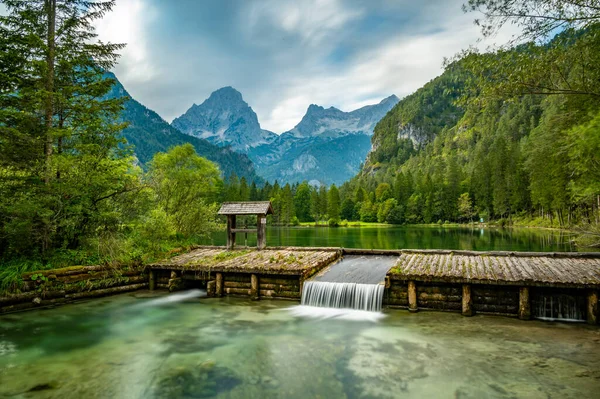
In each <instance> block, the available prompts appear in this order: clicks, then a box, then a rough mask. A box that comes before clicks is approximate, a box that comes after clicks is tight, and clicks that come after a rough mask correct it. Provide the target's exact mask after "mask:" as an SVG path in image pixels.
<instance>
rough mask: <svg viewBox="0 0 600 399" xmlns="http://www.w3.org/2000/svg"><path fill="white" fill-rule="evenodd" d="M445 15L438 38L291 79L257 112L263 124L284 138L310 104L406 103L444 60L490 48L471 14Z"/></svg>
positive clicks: (396, 44) (395, 43)
mask: <svg viewBox="0 0 600 399" xmlns="http://www.w3.org/2000/svg"><path fill="white" fill-rule="evenodd" d="M442 15H445V18H443V19H440V21H437V22H438V25H437V27H436V28H437V29H436V30H435V32H434V33H431V34H420V35H410V34H399V35H397V36H395V37H392V38H390V39H389V40H387V41H386V42H384V43H382V44H381V45H380V46H379V47H375V48H368V49H364V51H362V52H361V53H359V54H357V55H356V56H355V57H354V59H352V60H349V62H348V65H349V67H347V68H346V69H344V70H340V69H333V68H331V67H323V69H322V70H321V71H320V73H319V74H317V75H316V76H315V75H314V74H308V75H304V74H303V75H301V76H296V77H295V78H294V79H291V80H289V81H288V87H287V89H286V90H284V91H283V92H282V93H280V95H279V97H280V101H273V102H275V106H274V108H272V110H269V109H268V108H269V107H268V106H267V107H264V108H263V107H262V106H259V107H258V108H257V113H258V114H259V120H260V121H261V124H262V125H263V127H264V128H265V129H269V130H273V131H275V132H278V133H281V132H284V131H287V130H290V129H292V128H293V127H294V126H295V125H296V124H297V123H298V122H299V121H300V119H301V117H302V116H303V115H304V113H305V111H306V108H307V107H308V105H310V104H311V103H316V104H319V105H322V106H324V107H329V106H336V107H338V108H340V109H342V110H344V111H351V110H354V109H357V108H360V107H362V106H364V105H368V104H374V103H377V102H379V101H380V100H381V99H382V98H384V97H386V96H388V95H391V94H396V95H397V96H398V97H400V98H402V97H404V96H406V95H408V94H411V93H413V92H414V91H416V90H417V89H419V88H420V87H422V86H423V85H424V84H425V83H427V82H428V81H430V80H431V79H433V78H435V77H436V76H438V75H440V74H441V73H442V72H443V60H444V57H452V56H454V55H455V54H457V53H458V52H459V51H460V50H462V49H466V48H468V47H469V46H470V45H475V44H477V47H479V48H481V49H485V48H486V47H488V46H490V45H491V44H492V43H491V42H490V41H487V42H486V41H483V42H479V43H477V38H478V37H479V31H478V28H477V27H476V26H475V25H474V24H473V23H472V15H464V14H462V13H460V14H455V15H454V16H452V15H451V14H443V13H442ZM514 32H515V28H514V27H512V28H510V29H505V30H503V31H502V32H500V33H499V35H498V36H497V37H496V38H495V39H496V41H497V42H499V43H503V42H505V41H506V40H507V39H509V38H510V37H511V35H512V34H513V33H514ZM374 94H378V95H379V96H378V97H376V96H374ZM365 98H366V99H365ZM361 99H362V100H361ZM261 117H262V118H261Z"/></svg>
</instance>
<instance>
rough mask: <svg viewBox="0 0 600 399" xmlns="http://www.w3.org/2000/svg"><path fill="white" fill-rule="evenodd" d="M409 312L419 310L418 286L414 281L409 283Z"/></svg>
mask: <svg viewBox="0 0 600 399" xmlns="http://www.w3.org/2000/svg"><path fill="white" fill-rule="evenodd" d="M408 310H409V311H410V312H416V311H417V310H419V307H418V306H417V285H416V283H415V282H414V281H413V280H410V281H409V282H408Z"/></svg>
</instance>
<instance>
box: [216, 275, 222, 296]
mask: <svg viewBox="0 0 600 399" xmlns="http://www.w3.org/2000/svg"><path fill="white" fill-rule="evenodd" d="M215 296H216V297H221V296H223V273H217V274H216V278H215Z"/></svg>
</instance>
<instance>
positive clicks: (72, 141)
mask: <svg viewBox="0 0 600 399" xmlns="http://www.w3.org/2000/svg"><path fill="white" fill-rule="evenodd" d="M2 3H3V4H4V6H5V7H6V9H7V13H6V15H2V16H0V50H1V51H0V263H1V265H2V267H1V268H0V284H2V285H3V286H2V287H0V288H6V284H8V283H7V282H10V281H13V280H11V278H10V277H11V276H13V277H14V276H17V275H20V274H21V273H23V272H25V271H28V270H36V269H40V268H50V267H60V266H66V265H73V264H91V263H92V264H93V263H105V262H143V261H146V260H148V259H151V258H153V257H158V256H163V255H164V254H165V253H166V252H168V251H169V250H170V249H172V248H174V247H177V246H182V245H189V244H192V243H196V242H198V240H200V239H202V238H206V237H208V236H209V235H210V234H211V232H213V231H214V230H216V229H219V228H220V227H221V225H222V221H221V220H219V219H218V218H217V217H216V210H217V206H218V203H220V202H222V201H235V200H271V201H272V202H273V206H274V209H275V215H273V216H272V218H271V219H270V223H273V224H281V225H297V224H299V223H301V222H320V223H322V224H327V225H329V226H338V225H340V224H342V225H343V224H345V222H344V221H356V220H360V221H363V222H380V223H391V224H406V223H411V224H413V223H446V222H448V223H450V222H461V223H466V222H471V221H477V220H480V219H483V220H484V221H485V222H487V221H490V220H493V221H497V222H498V223H501V224H510V223H523V224H529V225H537V226H545V227H562V228H575V229H580V230H581V231H583V232H586V233H588V235H589V237H592V238H590V240H591V241H590V242H589V243H588V244H590V245H594V244H595V243H596V242H597V241H598V239H597V237H598V236H599V233H598V232H599V226H600V55H599V50H600V23H599V18H600V11H599V10H600V6H599V5H598V2H597V1H594V0H589V1H577V2H572V1H567V0H563V1H559V0H544V1H531V0H520V1H516V2H515V1H492V0H470V1H469V2H468V3H467V4H465V6H464V7H465V11H467V12H471V11H477V12H479V13H481V14H482V15H483V18H482V19H481V20H479V21H478V23H479V25H480V26H481V29H482V35H483V36H484V37H486V36H493V35H494V34H495V32H497V31H498V30H499V29H501V28H502V27H503V26H504V25H505V24H508V23H513V24H516V25H518V26H520V27H521V28H522V30H521V34H519V35H518V36H516V37H514V39H513V40H512V41H511V42H510V43H508V44H506V45H504V46H502V47H498V48H495V49H493V50H490V51H487V52H480V51H477V50H476V49H474V48H473V49H468V50H465V51H464V52H463V53H461V54H458V55H456V56H455V57H454V58H452V59H449V60H447V61H446V64H445V71H444V73H443V74H442V75H441V76H439V77H437V78H435V79H433V80H432V81H430V82H429V83H427V84H426V85H425V86H423V87H422V88H421V89H419V90H417V91H416V92H415V93H413V94H411V95H409V96H408V97H406V98H404V99H403V100H402V101H400V103H398V104H397V105H396V106H395V107H394V108H393V109H392V111H390V112H389V113H388V114H387V115H386V116H385V117H384V118H383V119H382V120H381V121H380V122H379V123H378V125H377V127H376V129H375V133H374V136H373V138H372V145H373V148H372V151H371V153H370V154H369V156H368V158H367V160H366V161H365V163H364V165H363V166H362V168H361V171H360V173H359V174H358V175H357V176H356V177H354V178H353V179H352V180H350V181H348V182H346V183H344V184H343V185H341V186H340V187H336V186H335V185H332V186H331V187H325V186H323V185H320V186H318V185H309V184H308V183H307V182H303V183H297V184H293V185H290V184H285V185H284V186H281V185H280V184H279V183H278V182H271V183H269V182H263V181H262V180H261V179H256V180H257V181H248V180H246V178H245V177H242V178H238V177H236V176H235V174H232V175H230V176H223V173H222V171H220V170H219V167H218V166H217V165H216V164H215V163H213V162H211V161H208V160H207V159H205V158H202V157H200V156H199V155H198V154H197V153H196V151H195V148H194V146H192V145H191V144H183V145H179V146H176V147H172V148H170V149H169V150H168V151H166V152H161V153H157V154H155V155H154V156H153V157H152V158H151V159H150V157H149V156H147V157H146V158H148V162H147V163H146V164H145V165H144V167H143V168H142V167H140V164H139V162H138V161H137V160H136V158H135V157H134V155H133V148H132V146H131V144H130V143H128V142H127V141H126V140H125V139H124V137H123V134H122V131H123V129H125V128H126V127H127V123H124V122H123V121H122V120H121V118H120V112H121V111H122V109H123V107H124V102H125V101H126V100H127V99H126V98H115V97H111V96H108V94H109V93H110V91H111V88H112V87H113V85H114V83H115V82H114V81H113V80H112V79H111V78H110V76H108V77H107V73H106V72H107V71H109V70H110V69H111V68H112V67H113V66H114V65H115V64H116V63H117V62H118V53H119V51H120V50H122V49H123V48H124V46H125V44H119V43H104V42H100V41H98V40H97V36H96V33H95V31H94V25H93V23H94V21H95V20H97V19H99V18H102V17H103V16H104V15H105V14H106V13H107V12H110V11H111V10H112V9H113V8H114V6H115V1H114V0H113V1H87V0H60V1H59V0H32V1H22V0H3V1H2ZM566 5H568V6H566ZM557 33H558V34H557Z"/></svg>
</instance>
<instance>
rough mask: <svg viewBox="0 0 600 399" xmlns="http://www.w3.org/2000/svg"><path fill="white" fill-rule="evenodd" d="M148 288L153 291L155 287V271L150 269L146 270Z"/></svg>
mask: <svg viewBox="0 0 600 399" xmlns="http://www.w3.org/2000/svg"><path fill="white" fill-rule="evenodd" d="M148 288H149V289H150V291H154V290H155V289H156V272H155V271H154V270H152V269H150V271H149V272H148Z"/></svg>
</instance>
